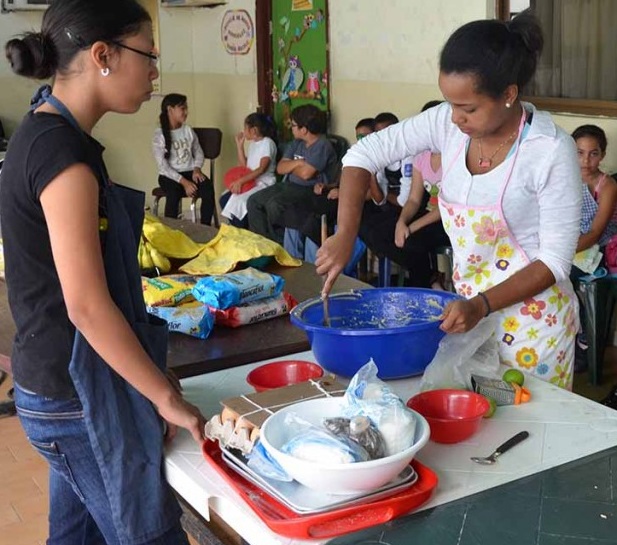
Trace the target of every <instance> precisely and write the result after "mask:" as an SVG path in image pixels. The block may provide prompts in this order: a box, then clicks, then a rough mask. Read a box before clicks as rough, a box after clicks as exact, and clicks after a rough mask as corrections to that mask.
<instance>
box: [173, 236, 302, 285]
mask: <svg viewBox="0 0 617 545" xmlns="http://www.w3.org/2000/svg"><path fill="white" fill-rule="evenodd" d="M264 256H273V257H274V259H276V261H277V262H278V263H279V264H281V265H285V266H287V267H299V266H300V265H302V261H300V260H299V259H295V258H293V257H291V256H290V255H289V254H288V253H287V252H286V251H285V249H284V248H283V247H282V246H281V245H280V244H277V243H276V242H273V241H271V240H269V239H267V238H265V237H262V236H260V235H257V234H255V233H252V232H251V231H247V230H245V229H238V228H237V227H232V226H231V225H221V229H220V230H219V232H218V233H217V235H216V236H215V237H214V238H213V239H212V240H211V241H210V242H208V243H207V244H206V245H205V248H204V249H203V251H202V252H201V253H200V254H199V255H198V256H197V257H196V258H195V259H192V260H191V261H189V262H188V263H185V264H184V265H182V267H180V270H181V271H182V272H185V273H188V274H196V275H204V274H225V273H227V272H229V271H233V270H234V269H235V268H236V265H237V264H238V263H242V262H246V261H250V260H251V259H255V258H257V257H264Z"/></svg>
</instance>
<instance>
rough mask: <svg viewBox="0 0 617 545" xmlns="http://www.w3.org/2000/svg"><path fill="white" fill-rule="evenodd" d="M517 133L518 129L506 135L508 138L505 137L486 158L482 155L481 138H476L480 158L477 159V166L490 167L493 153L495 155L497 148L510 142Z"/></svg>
mask: <svg viewBox="0 0 617 545" xmlns="http://www.w3.org/2000/svg"><path fill="white" fill-rule="evenodd" d="M517 134H518V129H516V130H515V131H513V132H512V134H511V135H510V136H508V138H506V139H505V140H504V141H503V142H502V143H501V144H499V146H498V147H497V149H496V150H495V151H494V152H493V155H491V156H490V157H488V158H486V157H484V154H483V153H482V138H478V150H479V151H480V159H479V160H478V165H479V167H480V168H485V169H488V168H491V166H492V164H493V158H494V157H495V155H497V153H498V152H499V150H500V149H501V148H503V147H504V146H505V145H506V144H507V143H508V142H510V141H511V140H512V139H513V138H514V137H515V136H516V135H517Z"/></svg>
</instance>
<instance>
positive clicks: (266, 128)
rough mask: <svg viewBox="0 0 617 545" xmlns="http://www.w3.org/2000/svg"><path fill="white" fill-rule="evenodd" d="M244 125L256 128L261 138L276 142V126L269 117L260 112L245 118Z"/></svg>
mask: <svg viewBox="0 0 617 545" xmlns="http://www.w3.org/2000/svg"><path fill="white" fill-rule="evenodd" d="M244 124H245V125H246V126H247V127H250V128H256V129H257V130H258V131H259V134H261V136H267V137H268V138H272V140H274V141H275V142H276V124H275V123H274V120H273V119H272V118H271V117H270V116H269V115H266V114H262V113H260V112H255V113H253V114H249V115H247V116H246V117H245V118H244Z"/></svg>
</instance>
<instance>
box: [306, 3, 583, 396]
mask: <svg viewBox="0 0 617 545" xmlns="http://www.w3.org/2000/svg"><path fill="white" fill-rule="evenodd" d="M542 45H543V38H542V30H541V27H540V24H539V22H538V21H537V19H536V18H535V17H534V16H533V15H532V14H531V13H530V12H529V11H524V12H522V13H521V14H520V15H518V16H517V17H516V18H514V19H513V20H512V21H509V22H502V21H497V20H483V21H473V22H471V23H468V24H466V25H464V26H462V27H461V28H459V29H458V30H456V31H455V32H454V33H453V34H452V35H451V36H450V38H449V39H448V41H447V42H446V45H445V46H444V48H443V50H442V52H441V57H440V75H439V86H440V88H441V91H442V93H443V95H444V97H445V99H446V100H447V103H446V104H442V105H441V106H437V107H436V108H431V109H429V110H427V111H426V112H424V113H421V114H420V115H418V116H416V117H413V118H410V119H406V120H404V121H403V122H401V123H398V124H397V125H393V126H392V127H389V128H387V129H385V130H383V131H381V132H379V133H375V134H372V135H369V136H367V137H366V138H363V139H362V141H361V142H359V143H358V144H356V145H355V146H354V147H353V148H352V149H351V150H350V151H349V152H348V154H347V155H346V157H345V158H344V160H343V165H344V168H343V173H342V178H341V188H340V197H339V198H340V203H341V205H340V206H339V216H338V232H337V233H336V234H335V235H334V236H332V237H330V238H329V239H328V240H327V241H326V244H325V245H323V246H322V248H321V250H320V252H319V253H318V257H317V261H316V264H317V273H318V274H327V280H326V283H325V286H324V291H325V292H326V293H327V292H328V291H329V290H330V288H331V286H332V283H333V282H334V280H335V279H336V276H337V275H338V274H339V273H340V271H341V270H342V269H343V267H344V265H345V263H346V262H347V260H348V258H349V255H350V254H351V249H352V246H353V242H354V239H355V236H356V233H357V228H358V223H359V217H360V213H359V212H360V209H361V207H362V204H363V201H364V195H365V194H366V189H367V187H368V185H369V180H370V176H371V173H375V172H377V171H378V170H379V169H381V168H383V167H384V166H385V165H388V164H391V163H392V162H393V161H395V160H397V159H401V158H403V157H406V156H409V155H417V154H418V153H420V152H422V151H424V150H427V149H429V150H431V151H433V152H441V155H442V166H443V179H442V186H441V192H440V196H439V208H440V211H441V218H442V222H443V224H444V228H445V230H446V232H447V233H448V236H449V238H450V243H451V245H452V247H453V252H454V263H455V267H454V274H453V280H454V283H455V287H456V289H457V291H458V293H459V294H461V295H462V296H463V297H464V299H461V300H459V301H456V302H454V303H452V304H451V305H449V306H448V307H447V308H446V309H445V311H444V314H443V322H442V324H441V326H440V327H441V329H442V330H444V331H446V332H447V333H458V332H464V331H468V330H470V329H472V328H473V327H475V326H476V324H478V322H479V321H480V320H481V319H482V318H484V317H485V316H488V315H489V314H493V313H494V314H495V316H494V317H493V320H494V324H495V329H496V339H497V341H498V343H499V344H498V346H499V355H500V359H501V361H502V363H504V364H506V365H510V366H513V367H517V368H520V369H521V370H523V371H524V372H526V373H530V374H533V375H535V376H537V377H538V378H541V379H543V380H546V381H549V382H551V383H553V384H556V385H558V386H561V387H564V388H571V386H572V367H573V360H574V337H575V334H576V331H577V329H578V312H577V311H578V309H577V306H578V305H577V301H576V297H575V295H574V292H573V289H572V285H571V283H570V281H569V278H568V274H569V272H570V267H571V264H572V258H573V257H574V251H575V249H576V244H577V241H578V236H579V222H580V215H581V200H582V198H581V195H582V194H581V183H580V172H579V168H578V165H577V159H576V148H575V146H574V142H573V141H572V138H570V136H569V135H568V134H566V133H565V132H564V131H563V130H562V129H560V128H559V127H557V126H556V125H555V124H554V123H553V121H552V119H551V117H550V115H549V114H547V113H544V112H540V111H537V110H536V109H535V108H534V107H533V106H532V105H531V104H526V103H522V102H521V101H520V98H519V90H520V89H522V88H524V86H525V85H526V84H527V83H528V82H529V81H530V80H531V78H532V77H533V74H534V72H535V69H536V64H537V59H538V57H539V55H540V52H541V50H542Z"/></svg>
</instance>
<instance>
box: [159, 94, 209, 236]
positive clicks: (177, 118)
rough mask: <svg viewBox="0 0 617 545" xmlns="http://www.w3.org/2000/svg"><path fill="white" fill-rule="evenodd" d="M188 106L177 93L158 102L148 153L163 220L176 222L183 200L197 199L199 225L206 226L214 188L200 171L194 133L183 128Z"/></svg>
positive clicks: (200, 155)
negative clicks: (155, 174)
mask: <svg viewBox="0 0 617 545" xmlns="http://www.w3.org/2000/svg"><path fill="white" fill-rule="evenodd" d="M187 117H188V104H187V102H186V96H184V95H181V94H179V93H171V94H169V95H166V96H165V97H164V98H163V101H162V102H161V113H160V115H159V121H160V124H161V127H160V128H159V129H156V131H155V132H154V138H153V139H152V152H153V153H154V158H155V159H156V164H157V166H158V170H159V185H160V186H161V187H162V188H163V189H164V190H165V217H168V218H177V217H178V210H179V208H180V201H181V200H182V198H183V197H199V198H201V207H200V221H201V223H205V224H207V225H210V223H211V222H212V216H213V214H214V186H213V184H212V180H209V179H208V177H207V176H206V175H205V174H204V173H203V172H202V171H201V167H202V166H203V164H204V152H203V151H202V149H201V146H200V145H199V140H198V139H197V135H196V134H195V131H194V130H193V129H191V127H189V126H188V125H187V124H186V119H187Z"/></svg>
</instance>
